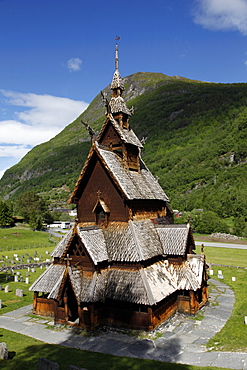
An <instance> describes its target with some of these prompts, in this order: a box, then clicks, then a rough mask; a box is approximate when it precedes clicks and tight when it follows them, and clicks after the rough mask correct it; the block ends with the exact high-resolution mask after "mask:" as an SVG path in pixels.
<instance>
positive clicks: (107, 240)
mask: <svg viewBox="0 0 247 370" xmlns="http://www.w3.org/2000/svg"><path fill="white" fill-rule="evenodd" d="M75 233H76V234H77V235H78V237H79V238H80V239H81V241H82V243H83V245H84V246H85V248H86V250H87V252H88V254H89V255H90V257H91V259H92V261H93V263H94V264H95V265H97V264H99V263H100V262H103V261H109V262H112V261H115V262H140V261H146V260H148V259H150V258H152V257H155V256H162V255H170V256H172V255H174V256H184V255H185V253H186V247H187V241H188V236H189V233H190V227H189V226H188V225H173V224H172V225H156V224H154V223H153V222H152V221H151V220H134V221H132V220H129V222H128V223H126V222H111V223H109V225H108V227H107V228H100V227H99V226H98V225H95V226H91V227H80V226H76V227H72V228H71V229H70V231H69V232H68V234H67V236H65V237H64V238H63V239H62V240H61V241H60V242H59V243H58V245H57V246H56V247H55V249H54V251H53V252H52V253H51V255H52V256H53V257H61V256H62V255H63V254H64V253H66V250H67V249H68V246H69V245H70V243H71V240H72V239H73V237H74V235H75ZM191 242H192V243H193V246H194V241H193V239H192V240H191Z"/></svg>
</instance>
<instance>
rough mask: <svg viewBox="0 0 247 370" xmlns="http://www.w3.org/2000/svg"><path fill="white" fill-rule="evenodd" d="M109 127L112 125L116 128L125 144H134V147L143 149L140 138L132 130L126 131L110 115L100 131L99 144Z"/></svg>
mask: <svg viewBox="0 0 247 370" xmlns="http://www.w3.org/2000/svg"><path fill="white" fill-rule="evenodd" d="M109 125H111V126H112V127H113V128H114V130H115V131H116V132H117V134H118V136H119V138H120V139H121V140H122V141H123V143H125V144H132V145H135V146H138V147H139V148H142V147H143V146H142V143H141V142H140V140H139V139H138V137H137V136H136V134H135V133H134V131H133V130H132V129H124V128H122V127H120V125H119V124H118V122H117V121H116V120H115V119H114V117H113V115H112V114H108V116H107V119H106V121H105V123H104V125H103V126H102V128H101V131H100V133H99V136H98V138H97V141H98V142H99V143H101V142H102V140H103V137H104V134H105V131H106V129H107V127H108V126H109Z"/></svg>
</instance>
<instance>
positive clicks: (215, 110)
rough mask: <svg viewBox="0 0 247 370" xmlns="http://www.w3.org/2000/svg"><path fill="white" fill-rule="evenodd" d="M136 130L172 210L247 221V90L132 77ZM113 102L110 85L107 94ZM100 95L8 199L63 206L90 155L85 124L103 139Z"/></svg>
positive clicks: (31, 156)
mask: <svg viewBox="0 0 247 370" xmlns="http://www.w3.org/2000/svg"><path fill="white" fill-rule="evenodd" d="M125 86H126V92H125V94H124V96H125V100H126V101H128V103H127V105H128V106H129V107H131V106H132V105H133V106H134V108H135V113H134V114H133V116H132V117H131V121H130V123H131V126H132V128H133V129H134V131H135V132H136V134H137V135H138V136H139V138H142V137H144V138H145V139H146V143H145V148H144V150H143V153H142V157H143V159H144V161H145V162H146V164H147V165H148V166H149V168H150V170H151V171H152V172H153V174H154V175H156V176H158V177H159V182H160V184H161V186H162V187H163V188H164V190H165V192H166V193H167V194H168V196H169V197H170V200H171V205H172V207H173V208H176V209H179V210H192V209H195V208H203V209H208V210H213V211H215V212H217V213H218V214H219V215H220V216H222V217H228V216H235V217H238V216H239V215H243V216H245V217H246V218H247V188H246V178H247V144H246V142H247V104H246V103H247V84H215V83H202V82H199V81H190V80H186V79H184V78H179V77H168V76H165V75H162V74H155V73H137V74H134V75H131V76H129V77H127V78H125ZM105 91H106V92H107V93H108V96H109V97H110V89H109V86H108V87H107V88H106V89H105ZM104 111H105V108H104V105H103V103H102V99H101V97H100V95H98V96H97V97H96V98H95V99H94V101H93V102H92V103H91V104H90V106H89V107H88V109H87V110H86V111H85V112H84V113H83V114H82V115H81V116H80V117H78V119H76V120H75V121H74V122H73V123H71V124H70V125H68V126H67V127H66V128H65V129H64V130H63V131H62V132H61V133H60V134H59V135H57V136H56V137H55V138H53V139H52V140H50V141H49V142H47V143H44V144H42V145H39V146H37V147H35V148H34V149H33V150H31V151H30V152H29V153H28V154H27V155H26V156H25V157H24V158H23V159H22V160H21V161H20V162H19V163H18V164H17V165H15V166H13V167H12V168H11V169H9V170H8V171H7V172H6V173H5V175H4V177H3V178H2V179H1V180H0V196H1V198H4V197H5V199H7V198H10V199H13V198H14V197H17V196H19V195H20V194H22V193H23V192H24V191H27V190H35V191H36V192H40V193H42V195H43V196H44V197H45V198H46V199H48V200H49V201H51V200H52V198H53V201H57V202H59V201H60V202H63V201H64V200H65V199H68V198H69V192H70V191H71V190H72V189H73V186H74V184H75V182H76V180H77V178H78V176H79V173H80V171H81V168H82V166H83V163H84V161H85V159H86V156H87V153H88V150H89V148H90V140H89V137H88V132H87V131H86V130H85V128H84V126H83V125H82V124H81V122H80V121H81V119H83V121H85V122H87V123H89V124H90V125H91V126H92V127H93V128H94V130H96V131H97V132H98V131H99V128H100V127H101V125H102V124H103V122H104Z"/></svg>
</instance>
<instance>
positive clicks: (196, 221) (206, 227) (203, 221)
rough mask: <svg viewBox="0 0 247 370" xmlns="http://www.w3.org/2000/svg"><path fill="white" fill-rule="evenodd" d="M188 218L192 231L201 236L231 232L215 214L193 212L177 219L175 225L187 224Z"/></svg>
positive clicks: (210, 212)
mask: <svg viewBox="0 0 247 370" xmlns="http://www.w3.org/2000/svg"><path fill="white" fill-rule="evenodd" d="M188 218H189V219H190V224H191V227H192V230H193V231H194V232H197V233H199V234H212V233H216V232H220V233H228V232H229V228H228V226H227V224H226V223H225V222H224V221H223V220H222V219H221V218H220V217H219V216H218V215H217V213H215V212H212V211H198V210H193V211H191V212H190V213H184V214H183V216H182V217H179V218H175V223H180V224H181V223H186V222H188Z"/></svg>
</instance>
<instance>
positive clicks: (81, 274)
mask: <svg viewBox="0 0 247 370" xmlns="http://www.w3.org/2000/svg"><path fill="white" fill-rule="evenodd" d="M111 91H112V96H111V98H110V100H109V101H108V100H107V99H106V98H105V97H104V102H105V105H106V118H105V122H104V123H103V125H102V128H101V131H100V132H99V134H98V136H97V137H96V135H95V133H94V132H93V131H92V130H90V134H91V137H92V145H91V150H90V152H89V154H88V157H87V160H86V162H85V164H84V166H83V168H82V171H81V174H80V176H79V179H78V181H77V183H76V185H75V188H74V191H73V193H72V195H71V199H70V202H71V203H75V204H76V207H77V220H76V221H75V223H74V225H73V227H72V228H71V229H70V230H69V231H68V233H67V234H66V235H65V236H64V237H63V238H62V239H61V240H60V241H59V243H58V244H57V246H56V247H55V249H54V250H53V252H52V254H51V256H52V257H53V262H52V264H51V265H50V266H49V267H48V269H47V270H46V271H45V272H44V273H43V274H42V275H41V276H40V277H39V278H38V279H37V280H36V281H35V282H34V283H33V285H32V286H31V287H30V290H31V291H33V292H34V300H33V313H35V314H37V315H45V316H52V317H54V322H55V323H56V324H66V325H71V326H76V327H80V328H83V329H86V330H94V329H95V328H97V327H99V326H113V327H121V328H130V329H136V330H147V331H151V330H153V329H154V328H155V327H157V326H158V325H159V324H161V323H162V322H164V321H165V320H167V319H168V318H169V317H171V316H172V315H173V314H174V313H175V312H183V313H187V314H195V313H196V312H197V311H198V310H199V309H200V308H201V307H202V306H203V305H205V304H206V302H207V301H208V289H207V275H206V263H205V256H204V253H203V252H202V253H201V254H200V255H198V254H195V252H194V250H195V242H194V239H193V234H192V230H191V227H190V224H189V223H188V224H186V225H182V224H181V225H179V224H174V221H173V211H172V209H171V207H170V206H169V199H168V196H167V195H166V194H165V192H164V191H163V189H162V188H161V186H160V185H159V183H158V180H157V179H156V178H155V177H154V176H153V175H152V173H151V172H150V171H149V170H148V168H147V166H146V165H145V163H144V162H143V160H142V158H141V150H142V143H141V142H140V140H139V139H138V137H137V136H136V135H135V133H134V132H133V130H132V129H131V127H130V117H131V115H132V111H131V110H130V109H129V108H128V107H127V105H126V103H125V101H124V98H123V91H124V83H123V79H122V78H121V76H120V73H119V68H118V45H116V56H115V72H114V75H113V79H112V83H111ZM163 185H164V186H165V184H163Z"/></svg>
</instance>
